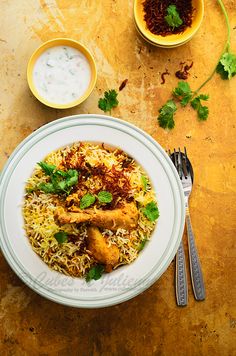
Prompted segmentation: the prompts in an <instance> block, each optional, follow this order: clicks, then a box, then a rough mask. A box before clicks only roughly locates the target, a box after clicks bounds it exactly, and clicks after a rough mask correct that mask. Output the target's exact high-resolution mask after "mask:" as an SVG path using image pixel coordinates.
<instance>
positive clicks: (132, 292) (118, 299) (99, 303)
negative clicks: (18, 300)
mask: <svg viewBox="0 0 236 356" xmlns="http://www.w3.org/2000/svg"><path fill="white" fill-rule="evenodd" d="M82 119H83V122H82ZM91 119H93V120H94V119H95V120H96V119H101V120H103V121H104V122H103V125H105V126H109V124H111V123H112V122H113V123H114V124H117V125H118V129H119V126H120V125H121V126H123V127H126V128H127V129H128V131H129V130H131V131H132V132H131V135H132V136H134V135H133V133H134V131H136V132H138V133H139V134H141V135H142V136H144V137H145V138H146V139H147V140H148V141H149V142H151V143H152V144H153V145H154V147H155V149H157V150H158V151H159V153H161V154H162V155H163V156H164V157H165V160H166V162H167V163H169V167H170V168H171V171H172V173H173V176H174V178H175V182H176V183H177V186H178V188H179V189H178V195H179V203H180V208H181V212H180V226H179V231H177V232H175V235H176V234H177V235H178V236H177V237H176V240H175V244H174V246H173V248H172V252H171V254H170V255H169V258H168V260H167V261H166V262H165V263H164V265H163V267H162V268H161V270H160V271H159V273H155V271H152V272H150V275H149V276H148V277H149V278H148V279H149V281H148V283H146V284H145V285H142V283H141V287H139V288H133V289H129V290H128V291H127V290H124V291H123V292H122V293H120V294H119V295H118V296H111V297H104V299H101V300H95V303H92V300H87V301H86V300H81V299H74V300H73V299H72V298H68V297H67V296H63V295H60V296H55V295H54V294H53V293H52V292H51V291H49V290H48V289H47V288H46V287H43V286H42V288H43V290H41V289H40V290H39V289H36V288H35V287H33V286H32V285H31V283H30V281H29V280H28V279H27V278H26V276H25V274H24V273H22V274H21V273H20V271H19V269H20V267H19V265H18V263H17V262H16V261H15V259H14V258H13V259H12V257H11V252H9V250H8V247H7V243H6V241H5V240H7V239H6V238H4V237H3V238H2V241H1V239H0V247H1V250H2V253H3V255H4V257H5V259H6V260H7V262H8V264H9V265H10V267H11V268H12V269H13V271H14V272H15V273H16V274H17V275H18V277H19V278H20V279H21V280H22V281H23V282H24V283H25V284H26V285H28V286H29V287H30V288H31V289H33V290H34V291H35V292H37V293H38V294H40V295H42V296H44V297H46V298H47V299H50V300H52V301H54V302H57V303H60V304H64V305H68V306H73V307H80V308H99V307H107V306H111V305H115V304H119V303H122V302H124V301H126V300H129V299H131V298H134V297H135V296H137V295H138V294H140V293H142V292H143V291H144V290H146V289H148V288H149V287H150V286H151V285H152V284H153V283H154V282H155V281H156V280H157V279H158V278H159V277H160V276H161V275H162V274H163V273H164V272H165V271H166V269H167V268H168V266H169V265H170V263H171V261H172V259H173V258H174V255H175V253H176V251H177V249H178V246H179V243H180V241H181V238H182V234H183V229H184V218H185V214H184V194H183V190H182V185H181V182H180V180H179V177H178V174H177V172H176V170H175V168H174V166H173V164H172V162H171V161H170V160H169V158H168V159H166V158H167V157H168V155H167V154H166V152H165V151H164V149H163V148H162V147H161V146H160V144H159V143H158V142H157V141H156V140H154V139H153V138H152V137H151V136H150V135H149V134H148V133H146V132H145V131H143V130H141V129H140V128H138V127H137V126H135V125H133V124H131V123H129V122H127V121H125V120H122V119H118V118H114V117H110V116H107V115H99V114H77V115H71V116H67V117H63V118H61V119H57V120H55V121H52V122H49V123H47V124H45V125H43V126H41V127H40V128H38V129H37V130H35V131H34V132H32V133H31V134H30V135H29V136H27V137H26V138H25V139H24V140H23V141H22V142H21V143H20V144H19V145H18V146H17V147H16V148H15V150H14V151H13V152H12V154H11V156H10V157H9V159H8V161H7V162H6V164H5V166H4V167H3V170H2V172H1V175H0V207H1V206H4V205H3V201H4V199H3V198H4V192H5V190H3V188H4V184H3V183H4V177H6V176H7V172H8V171H9V170H11V169H14V168H15V166H16V165H17V162H18V161H19V159H18V160H17V159H16V160H15V162H14V159H15V158H16V155H17V154H18V153H19V152H20V151H21V150H22V148H23V147H24V146H25V145H26V144H27V143H30V141H32V143H33V142H34V139H35V137H37V136H40V133H43V132H45V134H46V132H47V130H48V129H49V128H50V127H53V126H55V127H57V128H59V126H60V124H61V123H65V122H66V123H68V122H69V121H70V120H71V121H72V120H78V126H80V125H83V124H84V125H85V124H86V121H91ZM94 125H96V123H95V124H94ZM110 127H112V126H110ZM129 133H130V132H129ZM43 137H45V136H42V137H41V139H42V138H43ZM134 137H135V136H134ZM135 138H136V137H135ZM12 163H13V166H12V167H11V164H12ZM14 165H15V166H14ZM172 178H173V177H172ZM173 193H174V192H173ZM175 194H177V193H175ZM175 200H176V197H175ZM1 210H2V211H3V209H1ZM1 222H2V218H1V217H0V223H1ZM1 225H2V224H1ZM174 226H175V225H174ZM2 229H3V228H2V227H1V226H0V232H1V235H2V234H3V231H2ZM172 234H173V233H172ZM4 243H5V245H4ZM172 243H173V238H172ZM23 272H24V271H23ZM51 294H52V295H51Z"/></svg>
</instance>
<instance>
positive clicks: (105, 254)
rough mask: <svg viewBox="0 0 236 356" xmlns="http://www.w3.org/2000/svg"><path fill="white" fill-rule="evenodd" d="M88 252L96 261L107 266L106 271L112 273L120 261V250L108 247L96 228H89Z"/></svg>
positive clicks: (115, 247)
mask: <svg viewBox="0 0 236 356" xmlns="http://www.w3.org/2000/svg"><path fill="white" fill-rule="evenodd" d="M88 250H89V251H90V252H91V254H92V256H93V257H94V258H95V260H96V261H97V262H99V263H101V264H104V265H105V271H106V272H111V270H112V268H113V267H114V266H115V265H116V264H117V263H118V261H119V257H120V254H119V249H118V247H117V246H115V245H111V246H108V244H107V242H106V238H105V237H104V236H103V235H102V234H101V232H100V231H99V230H98V228H97V227H95V226H90V227H89V228H88Z"/></svg>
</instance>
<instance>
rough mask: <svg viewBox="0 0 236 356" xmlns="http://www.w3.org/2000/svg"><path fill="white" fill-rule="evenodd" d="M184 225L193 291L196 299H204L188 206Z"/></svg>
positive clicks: (203, 287) (201, 277) (204, 294)
mask: <svg viewBox="0 0 236 356" xmlns="http://www.w3.org/2000/svg"><path fill="white" fill-rule="evenodd" d="M186 225H187V233H188V250H189V262H190V274H191V280H192V287H193V293H194V297H195V299H196V300H204V299H205V297H206V292H205V286H204V281H203V275H202V269H201V264H200V260H199V257H198V253H197V248H196V245H195V241H194V234H193V229H192V224H191V220H190V215H189V211H188V208H187V211H186Z"/></svg>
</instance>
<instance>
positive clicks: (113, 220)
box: [54, 203, 138, 230]
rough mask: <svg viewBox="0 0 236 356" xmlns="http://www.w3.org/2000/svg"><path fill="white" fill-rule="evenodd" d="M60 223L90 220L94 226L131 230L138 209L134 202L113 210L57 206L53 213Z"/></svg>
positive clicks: (135, 224)
mask: <svg viewBox="0 0 236 356" xmlns="http://www.w3.org/2000/svg"><path fill="white" fill-rule="evenodd" d="M54 216H55V218H56V219H57V220H58V221H59V223H60V224H69V223H77V224H80V223H84V222H90V223H92V224H93V225H95V226H98V227H101V228H104V229H109V230H117V229H120V228H121V229H125V230H132V229H134V228H135V227H136V226H137V223H138V209H137V207H136V205H135V203H128V204H126V205H125V206H124V207H122V208H117V209H113V210H98V209H97V210H96V209H84V210H81V209H78V212H68V211H67V210H65V209H64V208H63V207H58V208H57V209H56V211H55V213H54Z"/></svg>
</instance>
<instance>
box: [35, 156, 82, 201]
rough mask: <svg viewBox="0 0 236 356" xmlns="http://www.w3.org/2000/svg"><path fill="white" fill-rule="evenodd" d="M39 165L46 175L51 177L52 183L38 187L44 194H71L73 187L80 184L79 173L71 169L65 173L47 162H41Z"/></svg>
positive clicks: (41, 184)
mask: <svg viewBox="0 0 236 356" xmlns="http://www.w3.org/2000/svg"><path fill="white" fill-rule="evenodd" d="M38 165H39V166H40V167H41V168H42V170H43V171H44V173H45V174H46V175H48V176H49V177H50V182H48V183H40V184H39V185H38V189H40V190H42V191H43V192H44V193H47V194H49V193H51V194H64V193H66V194H69V193H70V191H71V187H72V186H73V185H75V184H77V183H78V176H79V173H78V171H77V170H75V169H69V170H68V171H65V172H64V171H61V170H59V169H57V168H56V166H54V165H51V164H48V163H46V162H39V163H38Z"/></svg>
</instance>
